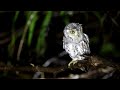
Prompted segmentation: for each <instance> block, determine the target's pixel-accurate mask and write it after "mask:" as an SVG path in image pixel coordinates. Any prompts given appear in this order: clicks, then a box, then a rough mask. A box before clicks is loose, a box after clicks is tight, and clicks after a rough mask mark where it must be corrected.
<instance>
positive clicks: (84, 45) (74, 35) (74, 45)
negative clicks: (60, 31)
mask: <svg viewBox="0 0 120 90" xmlns="http://www.w3.org/2000/svg"><path fill="white" fill-rule="evenodd" d="M63 49H65V51H66V52H67V53H68V54H69V56H70V57H71V58H72V60H73V61H76V60H84V59H85V58H86V55H87V54H90V48H89V38H88V36H87V35H86V34H85V33H83V28H82V24H79V23H70V24H68V25H67V26H66V27H65V28H64V36H63Z"/></svg>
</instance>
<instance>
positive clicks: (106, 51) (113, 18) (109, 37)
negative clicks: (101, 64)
mask: <svg viewBox="0 0 120 90" xmlns="http://www.w3.org/2000/svg"><path fill="white" fill-rule="evenodd" d="M34 12H35V11H23V12H20V11H14V12H11V11H9V12H6V11H1V12H0V62H3V63H5V64H7V65H8V64H10V65H13V66H16V65H19V66H27V65H29V64H30V63H33V64H35V65H40V66H41V65H43V64H44V63H45V62H46V61H47V60H48V59H50V58H53V57H56V58H57V59H56V61H55V63H53V64H51V65H50V66H58V65H64V64H65V65H67V63H68V62H69V61H70V60H71V58H70V57H69V56H68V55H63V56H62V57H58V55H59V54H60V53H61V52H63V51H64V50H63V46H62V38H63V29H64V27H65V26H66V25H67V24H68V23H71V22H76V23H80V24H83V32H84V33H86V34H87V35H88V36H89V39H90V49H91V54H92V55H98V56H100V57H104V58H109V59H112V60H113V61H114V62H118V63H119V62H120V61H119V59H120V47H119V46H120V43H119V42H120V40H119V39H120V26H119V23H120V21H119V20H120V11H114V10H112V11H37V12H36V13H35V16H34V17H33V19H32V20H31V23H32V22H33V23H32V24H30V25H28V26H27V25H26V23H27V22H28V21H29V20H30V19H29V17H30V16H31V15H32V14H33V13H34ZM15 18H16V19H15ZM36 18H37V19H36ZM35 20H36V21H35ZM34 21H35V22H34ZM44 24H45V25H44ZM31 25H33V29H31V31H32V32H30V28H31ZM25 27H27V33H24V31H25ZM31 33H32V35H33V36H32V37H31V40H30V41H31V43H30V44H28V39H29V35H31ZM23 34H25V38H24V44H23V47H22V51H21V53H20V60H19V61H18V60H17V53H18V47H19V45H20V40H21V38H22V35H23ZM12 37H14V38H12ZM14 40H15V41H14ZM13 41H14V43H13V44H12V45H11V43H12V42H13ZM38 42H39V43H40V44H39V45H38V47H37V44H38ZM36 47H37V49H36ZM61 61H63V62H65V63H63V62H61ZM1 73H2V74H3V73H4V72H1ZM1 77H2V75H1Z"/></svg>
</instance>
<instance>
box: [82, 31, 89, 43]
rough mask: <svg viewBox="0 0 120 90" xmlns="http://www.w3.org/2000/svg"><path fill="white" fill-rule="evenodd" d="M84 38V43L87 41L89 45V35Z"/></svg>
mask: <svg viewBox="0 0 120 90" xmlns="http://www.w3.org/2000/svg"><path fill="white" fill-rule="evenodd" d="M83 35H84V36H83V39H84V41H86V42H87V43H89V37H88V35H87V34H85V33H84V34H83Z"/></svg>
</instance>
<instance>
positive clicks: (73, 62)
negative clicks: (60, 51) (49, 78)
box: [68, 60, 78, 68]
mask: <svg viewBox="0 0 120 90" xmlns="http://www.w3.org/2000/svg"><path fill="white" fill-rule="evenodd" d="M77 62H78V60H75V61H71V62H70V63H69V64H68V68H71V67H72V66H74V65H75V64H76V63H77ZM71 64H72V65H71Z"/></svg>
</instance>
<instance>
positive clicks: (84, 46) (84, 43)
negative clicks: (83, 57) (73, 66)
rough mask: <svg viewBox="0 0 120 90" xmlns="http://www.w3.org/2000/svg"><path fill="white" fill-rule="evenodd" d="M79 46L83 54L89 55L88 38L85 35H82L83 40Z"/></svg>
mask: <svg viewBox="0 0 120 90" xmlns="http://www.w3.org/2000/svg"><path fill="white" fill-rule="evenodd" d="M80 46H81V48H82V50H83V54H90V48H89V38H88V36H87V35H86V34H84V36H83V40H82V41H81V42H80Z"/></svg>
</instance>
